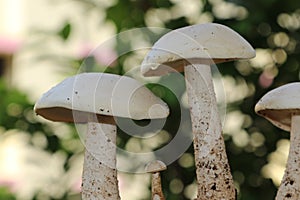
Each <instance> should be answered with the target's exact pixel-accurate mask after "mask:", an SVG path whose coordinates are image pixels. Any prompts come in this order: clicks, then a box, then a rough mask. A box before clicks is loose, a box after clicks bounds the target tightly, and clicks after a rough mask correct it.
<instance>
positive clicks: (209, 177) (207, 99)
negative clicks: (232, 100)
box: [184, 64, 235, 200]
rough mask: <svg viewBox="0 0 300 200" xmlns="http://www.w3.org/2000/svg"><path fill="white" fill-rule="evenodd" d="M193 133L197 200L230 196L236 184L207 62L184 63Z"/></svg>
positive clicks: (217, 199)
mask: <svg viewBox="0 0 300 200" xmlns="http://www.w3.org/2000/svg"><path fill="white" fill-rule="evenodd" d="M184 70H185V77H186V87H187V95H188V102H189V105H190V113H191V120H192V131H193V135H194V154H195V165H196V175H197V183H198V194H197V199H198V200H206V199H210V200H220V199H226V200H233V199H235V188H234V184H233V180H232V175H231V173H230V167H229V164H228V160H227V155H226V151H225V144H224V140H223V136H222V127H221V121H220V117H219V115H218V108H217V102H216V97H215V92H214V88H213V82H212V75H211V69H210V66H209V65H204V64H193V65H187V66H185V69H184Z"/></svg>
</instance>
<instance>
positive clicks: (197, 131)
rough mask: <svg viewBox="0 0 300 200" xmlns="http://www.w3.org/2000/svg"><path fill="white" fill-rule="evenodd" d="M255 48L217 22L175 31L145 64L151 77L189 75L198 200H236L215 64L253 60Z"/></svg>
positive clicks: (143, 67)
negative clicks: (176, 73) (215, 84)
mask: <svg viewBox="0 0 300 200" xmlns="http://www.w3.org/2000/svg"><path fill="white" fill-rule="evenodd" d="M254 56H255V51H254V49H253V48H252V47H251V46H250V44H249V43H248V42H247V41H246V40H244V39H243V38H242V37H241V36H240V35H239V34H237V33H236V32H234V31H233V30H231V29H229V28H228V27H226V26H223V25H220V24H214V23H208V24H199V25H193V26H188V27H184V28H180V29H177V30H174V31H171V32H169V33H167V34H166V35H164V36H163V37H161V38H160V39H159V40H158V41H157V42H156V43H155V44H154V46H153V47H152V49H151V51H150V52H149V53H148V55H147V56H146V58H145V59H144V61H143V63H142V69H141V70H142V73H143V74H144V75H145V76H162V75H165V74H167V73H169V72H171V71H173V70H174V69H176V70H177V71H180V72H182V71H184V72H185V78H186V87H187V94H188V102H189V106H190V112H191V119H192V130H193V133H194V151H195V164H196V174H197V181H198V194H197V199H215V200H220V199H235V189H234V185H233V180H232V175H231V173H230V167H229V164H228V160H227V155H226V151H225V145H224V141H223V136H222V134H221V132H222V130H221V129H222V128H221V121H220V118H219V114H218V109H217V103H216V97H215V92H214V88H213V83H212V75H211V69H210V64H213V63H221V62H226V61H232V60H238V59H248V58H252V57H254Z"/></svg>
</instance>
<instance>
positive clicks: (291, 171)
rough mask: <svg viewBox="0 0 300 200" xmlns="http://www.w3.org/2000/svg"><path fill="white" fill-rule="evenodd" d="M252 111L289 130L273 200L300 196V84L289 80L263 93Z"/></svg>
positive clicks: (298, 197)
mask: <svg viewBox="0 0 300 200" xmlns="http://www.w3.org/2000/svg"><path fill="white" fill-rule="evenodd" d="M255 112H256V113H257V114H259V115H261V116H262V117H264V118H266V119H267V120H269V121H270V122H271V123H272V124H274V125H275V126H277V127H279V128H280V129H283V130H285V131H290V134H291V136H290V151H289V155H288V161H287V166H286V169H285V172H284V176H283V179H282V181H281V184H280V186H279V189H278V192H277V195H276V199H277V200H282V199H288V200H299V199H300V156H299V155H300V83H299V82H298V83H290V84H286V85H283V86H281V87H278V88H276V89H274V90H272V91H270V92H268V93H267V94H265V95H264V96H263V97H262V98H261V99H260V100H259V101H258V103H257V104H256V106H255Z"/></svg>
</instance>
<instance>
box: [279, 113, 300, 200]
mask: <svg viewBox="0 0 300 200" xmlns="http://www.w3.org/2000/svg"><path fill="white" fill-rule="evenodd" d="M290 137H291V138H290V141H291V143H290V150H289V156H288V161H287V166H286V169H285V172H284V176H283V179H282V181H281V184H280V186H279V188H278V192H277V196H276V200H282V199H288V200H298V199H300V171H299V168H300V157H299V154H300V143H299V141H300V115H293V116H292V120H291V136H290Z"/></svg>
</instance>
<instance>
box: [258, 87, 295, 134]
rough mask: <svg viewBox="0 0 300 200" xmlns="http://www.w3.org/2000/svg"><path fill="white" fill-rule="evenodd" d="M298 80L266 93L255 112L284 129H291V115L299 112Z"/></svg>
mask: <svg viewBox="0 0 300 200" xmlns="http://www.w3.org/2000/svg"><path fill="white" fill-rule="evenodd" d="M299 100H300V82H295V83H289V84H285V85H283V86H280V87H278V88H275V89H273V90H271V91H269V92H268V93H266V94H265V95H264V96H263V97H262V98H261V99H260V100H259V101H258V102H257V104H256V105H255V108H254V110H255V112H256V113H257V114H258V115H260V116H262V117H264V118H266V119H267V120H269V121H270V122H271V123H272V124H274V125H275V126H277V127H278V128H281V129H283V130H285V131H290V130H291V115H292V114H300V103H299Z"/></svg>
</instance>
